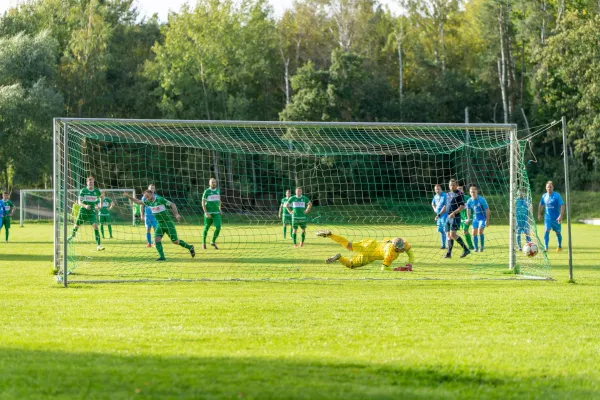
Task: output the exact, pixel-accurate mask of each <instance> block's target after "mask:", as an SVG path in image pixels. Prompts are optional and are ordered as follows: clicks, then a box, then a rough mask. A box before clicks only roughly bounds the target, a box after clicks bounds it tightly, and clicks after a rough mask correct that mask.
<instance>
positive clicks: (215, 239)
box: [212, 228, 221, 243]
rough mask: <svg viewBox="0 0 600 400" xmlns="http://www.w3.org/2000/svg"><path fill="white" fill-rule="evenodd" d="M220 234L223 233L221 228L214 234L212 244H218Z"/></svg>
mask: <svg viewBox="0 0 600 400" xmlns="http://www.w3.org/2000/svg"><path fill="white" fill-rule="evenodd" d="M219 233H221V228H216V229H215V233H213V240H212V243H216V242H217V238H218V237H219Z"/></svg>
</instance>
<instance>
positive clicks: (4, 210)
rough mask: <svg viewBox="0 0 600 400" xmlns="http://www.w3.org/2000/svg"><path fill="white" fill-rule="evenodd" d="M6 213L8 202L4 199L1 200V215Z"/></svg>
mask: <svg viewBox="0 0 600 400" xmlns="http://www.w3.org/2000/svg"><path fill="white" fill-rule="evenodd" d="M5 215H7V214H6V204H4V201H2V200H0V217H4V216H5Z"/></svg>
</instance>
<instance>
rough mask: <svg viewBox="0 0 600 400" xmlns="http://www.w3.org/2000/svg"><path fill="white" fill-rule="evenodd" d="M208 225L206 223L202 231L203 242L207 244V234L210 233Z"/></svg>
mask: <svg viewBox="0 0 600 400" xmlns="http://www.w3.org/2000/svg"><path fill="white" fill-rule="evenodd" d="M208 228H209V226H208V225H206V224H205V225H204V230H203V231H202V244H203V245H206V236H207V235H208Z"/></svg>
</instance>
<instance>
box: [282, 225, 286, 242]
mask: <svg viewBox="0 0 600 400" xmlns="http://www.w3.org/2000/svg"><path fill="white" fill-rule="evenodd" d="M286 233H287V225H284V226H283V238H284V239H285V234H286Z"/></svg>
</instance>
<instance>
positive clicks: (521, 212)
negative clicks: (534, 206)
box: [515, 197, 531, 224]
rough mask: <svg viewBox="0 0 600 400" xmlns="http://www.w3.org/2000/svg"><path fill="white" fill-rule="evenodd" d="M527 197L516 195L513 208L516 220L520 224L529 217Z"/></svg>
mask: <svg viewBox="0 0 600 400" xmlns="http://www.w3.org/2000/svg"><path fill="white" fill-rule="evenodd" d="M530 204H531V203H530V202H529V199H528V198H526V197H517V200H516V201H515V206H516V207H515V208H516V210H515V211H516V214H517V222H518V223H520V224H524V223H526V222H527V220H528V219H529V205H530Z"/></svg>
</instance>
